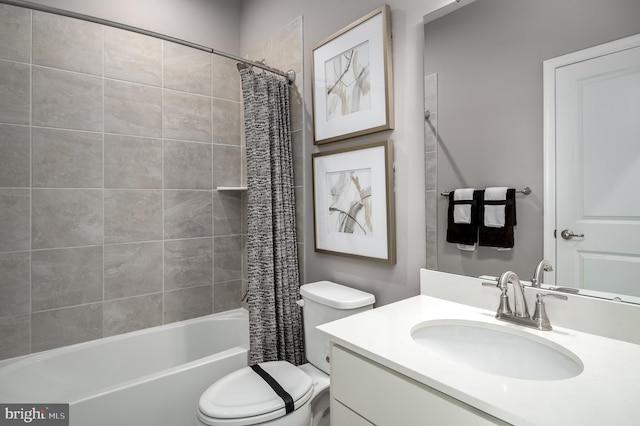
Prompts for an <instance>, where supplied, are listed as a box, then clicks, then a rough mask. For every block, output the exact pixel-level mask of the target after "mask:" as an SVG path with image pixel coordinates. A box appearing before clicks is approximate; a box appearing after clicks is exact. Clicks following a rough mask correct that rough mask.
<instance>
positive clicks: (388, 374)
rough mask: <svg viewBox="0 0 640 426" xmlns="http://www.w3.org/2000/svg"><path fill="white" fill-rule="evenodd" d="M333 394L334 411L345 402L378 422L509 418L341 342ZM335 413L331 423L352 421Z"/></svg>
mask: <svg viewBox="0 0 640 426" xmlns="http://www.w3.org/2000/svg"><path fill="white" fill-rule="evenodd" d="M331 397H332V398H333V399H334V400H335V401H333V400H332V402H333V404H332V407H331V410H332V411H333V410H334V409H336V408H337V407H339V405H338V403H341V404H344V405H345V406H346V407H348V408H349V409H351V410H353V411H354V412H355V413H358V414H359V415H361V416H362V417H364V418H365V419H367V420H368V421H370V422H371V423H373V424H375V425H377V426H397V425H400V424H401V425H403V426H411V425H421V426H424V425H430V424H433V425H443V424H455V425H457V426H462V425H470V426H478V425H505V424H506V423H504V422H502V421H500V420H499V419H496V418H495V417H492V416H490V415H488V414H486V413H484V412H482V411H480V410H477V409H475V408H473V407H471V406H469V405H467V404H464V403H462V402H460V401H458V400H456V399H454V398H451V397H450V396H448V395H445V394H443V393H442V392H439V391H437V390H435V389H432V388H430V387H429V386H426V385H423V384H422V383H419V382H416V381H415V380H413V379H410V378H408V377H406V376H404V375H402V374H399V373H397V372H395V371H393V370H390V369H389V368H387V367H384V366H382V365H380V364H378V363H376V362H374V361H371V360H370V359H367V358H365V357H362V356H360V355H358V354H355V353H353V352H351V351H349V350H347V349H344V348H342V347H340V346H338V345H333V346H332V351H331ZM342 408H343V407H340V408H338V410H341V409H342ZM333 419H335V423H332V426H350V424H349V423H348V422H341V421H338V419H337V418H336V417H334V418H333Z"/></svg>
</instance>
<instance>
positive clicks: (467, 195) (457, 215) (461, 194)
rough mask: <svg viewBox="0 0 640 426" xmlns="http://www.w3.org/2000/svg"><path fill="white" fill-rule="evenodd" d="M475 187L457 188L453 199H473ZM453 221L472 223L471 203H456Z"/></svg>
mask: <svg viewBox="0 0 640 426" xmlns="http://www.w3.org/2000/svg"><path fill="white" fill-rule="evenodd" d="M473 191H474V189H473V188H461V189H456V190H455V191H454V192H453V201H459V200H473ZM453 223H471V204H456V205H454V206H453Z"/></svg>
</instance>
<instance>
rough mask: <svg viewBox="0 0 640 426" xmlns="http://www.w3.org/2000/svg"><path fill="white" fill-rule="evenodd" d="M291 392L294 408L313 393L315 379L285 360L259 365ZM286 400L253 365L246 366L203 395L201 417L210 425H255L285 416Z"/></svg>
mask: <svg viewBox="0 0 640 426" xmlns="http://www.w3.org/2000/svg"><path fill="white" fill-rule="evenodd" d="M259 365H260V366H261V367H262V368H263V369H264V370H265V371H266V372H267V373H269V375H271V376H272V377H273V378H274V379H275V380H276V381H277V382H278V383H279V384H280V386H282V387H283V388H284V390H286V391H287V393H289V394H290V395H291V397H292V398H293V401H294V408H295V410H297V409H298V408H300V407H301V406H302V405H304V404H305V403H306V402H307V401H308V400H309V399H310V398H311V395H312V394H313V381H312V379H311V377H309V375H307V374H306V373H305V372H304V371H302V370H301V369H299V368H298V367H296V366H294V365H293V364H291V363H289V362H286V361H271V362H264V363H260V364H259ZM286 414H287V413H286V410H285V403H284V401H283V400H282V398H280V396H278V394H276V393H275V391H274V390H273V389H272V388H271V386H269V385H268V384H267V383H266V382H265V381H264V380H263V379H262V377H260V376H259V375H258V374H257V373H256V372H255V371H253V370H252V369H251V367H244V368H241V369H239V370H236V371H234V372H233V373H231V374H228V375H227V376H225V377H223V378H222V379H220V380H218V381H217V382H216V383H214V384H213V385H211V386H210V387H209V388H208V389H207V390H206V391H205V392H204V393H203V394H202V396H201V397H200V401H199V404H198V418H199V419H200V420H201V421H202V422H203V423H205V424H207V425H210V426H219V425H220V426H222V425H224V426H240V425H253V424H258V423H263V422H266V421H269V420H274V419H277V418H280V417H283V416H285V415H286Z"/></svg>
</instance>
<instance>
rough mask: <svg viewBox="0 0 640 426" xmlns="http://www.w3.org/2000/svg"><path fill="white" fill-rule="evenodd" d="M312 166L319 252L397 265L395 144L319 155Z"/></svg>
mask: <svg viewBox="0 0 640 426" xmlns="http://www.w3.org/2000/svg"><path fill="white" fill-rule="evenodd" d="M312 167H313V202H314V203H313V204H314V225H315V251H317V252H321V253H330V254H336V255H342V256H349V257H356V258H361V259H369V260H375V261H379V262H385V263H390V264H393V263H395V212H394V196H393V195H394V194H393V150H392V145H391V142H389V141H384V142H377V143H371V144H366V145H362V146H360V147H354V148H345V149H340V150H335V151H327V152H321V153H316V154H313V159H312Z"/></svg>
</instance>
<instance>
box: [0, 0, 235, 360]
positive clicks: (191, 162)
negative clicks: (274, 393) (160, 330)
mask: <svg viewBox="0 0 640 426" xmlns="http://www.w3.org/2000/svg"><path fill="white" fill-rule="evenodd" d="M240 118H241V115H240V93H239V76H238V72H237V70H236V67H235V62H234V61H230V60H227V59H224V58H221V57H219V56H214V55H210V54H208V53H205V52H201V51H198V50H194V49H191V48H186V47H183V46H180V45H176V44H173V43H168V42H163V41H161V40H158V39H155V38H151V37H147V36H141V35H138V34H134V33H129V32H126V31H122V30H117V29H113V28H110V27H103V26H101V25H97V24H92V23H87V22H84V21H78V20H75V19H70V18H64V17H59V16H56V15H50V14H46V13H41V12H31V11H30V10H27V9H20V8H14V7H11V6H6V5H0V289H1V291H2V297H1V298H0V342H1V344H0V358H7V357H12V356H18V355H23V354H26V353H29V352H36V351H40V350H45V349H49V348H53V347H58V346H63V345H68V344H72V343H77V342H82V341H86V340H91V339H95V338H99V337H103V336H110V335H114V334H119V333H122V332H126V331H131V330H136V329H140V328H145V327H150V326H155V325H160V324H163V323H169V322H173V321H178V320H182V319H187V318H192V317H196V316H200V315H206V314H209V313H211V312H218V311H223V310H227V309H231V308H236V307H239V306H240V304H241V298H242V261H243V256H242V253H243V251H242V249H243V241H244V236H243V234H244V226H243V225H244V220H243V211H244V209H243V202H244V201H243V196H242V195H241V194H240V193H227V192H219V191H217V190H216V189H215V188H216V187H217V186H237V185H239V184H240V180H241V152H242V149H241V132H240V126H241V121H240Z"/></svg>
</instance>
